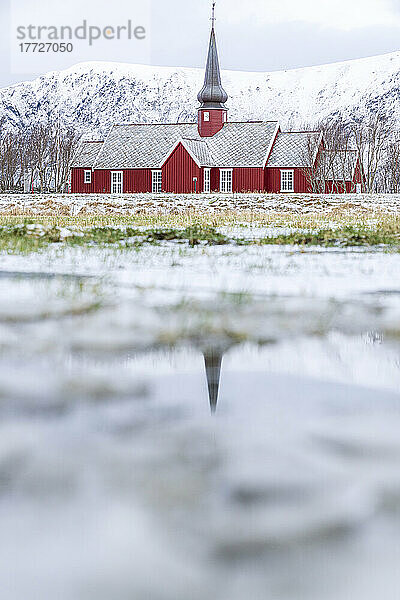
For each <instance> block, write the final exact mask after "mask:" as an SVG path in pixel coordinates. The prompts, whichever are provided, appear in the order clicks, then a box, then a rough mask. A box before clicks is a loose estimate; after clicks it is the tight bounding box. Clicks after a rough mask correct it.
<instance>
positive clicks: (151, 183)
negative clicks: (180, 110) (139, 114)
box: [71, 18, 361, 194]
mask: <svg viewBox="0 0 400 600" xmlns="http://www.w3.org/2000/svg"><path fill="white" fill-rule="evenodd" d="M212 23H213V25H212V29H211V37H210V44H209V50H208V59H207V65H206V74H205V81H204V86H203V88H202V89H201V91H200V92H199V94H198V100H199V102H200V107H199V109H198V122H197V123H173V124H143V125H140V124H132V125H114V127H112V129H111V131H110V132H109V134H108V136H107V137H106V139H105V140H104V141H96V142H83V143H82V146H81V149H80V152H79V153H78V156H77V158H76V160H75V162H74V164H73V166H72V169H71V192H73V193H108V194H110V193H111V194H122V193H138V192H151V193H153V194H154V193H161V192H173V193H183V194H185V193H196V192H202V193H211V192H222V193H232V192H261V191H262V192H285V193H288V192H297V193H302V192H309V191H312V185H311V177H310V173H312V171H313V169H314V168H315V162H316V161H318V160H319V157H320V156H321V152H323V140H322V137H321V136H319V135H316V134H315V132H306V131H303V132H288V133H284V132H282V131H281V129H280V126H279V122H278V121H251V122H247V121H246V122H230V121H229V120H228V110H227V108H226V106H225V103H226V102H227V100H228V95H227V93H226V92H225V90H224V89H223V87H222V83H221V74H220V68H219V61H218V52H217V44H216V38H215V29H214V18H213V20H212ZM310 140H312V142H311V143H313V144H314V145H315V152H314V151H312V152H310ZM345 171H346V174H345V176H342V175H341V176H340V180H341V185H339V186H337V185H336V182H335V179H336V178H335V176H334V174H332V176H331V177H329V176H328V178H327V181H328V183H327V184H326V189H325V191H326V192H335V191H336V192H339V191H356V188H357V184H361V174H360V169H359V161H358V158H357V155H356V154H355V153H350V154H349V156H348V157H346V165H345Z"/></svg>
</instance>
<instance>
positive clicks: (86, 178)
mask: <svg viewBox="0 0 400 600" xmlns="http://www.w3.org/2000/svg"><path fill="white" fill-rule="evenodd" d="M83 183H92V171H91V170H90V169H85V170H84V172H83Z"/></svg>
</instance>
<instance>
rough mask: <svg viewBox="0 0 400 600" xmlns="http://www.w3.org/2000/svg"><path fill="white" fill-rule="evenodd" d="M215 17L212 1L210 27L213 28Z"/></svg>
mask: <svg viewBox="0 0 400 600" xmlns="http://www.w3.org/2000/svg"><path fill="white" fill-rule="evenodd" d="M215 21H216V19H215V2H213V4H212V17H211V22H212V28H213V29H214V23H215Z"/></svg>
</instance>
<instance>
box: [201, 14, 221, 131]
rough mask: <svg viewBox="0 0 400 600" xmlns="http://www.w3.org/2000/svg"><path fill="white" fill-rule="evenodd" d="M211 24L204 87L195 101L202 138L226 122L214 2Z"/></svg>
mask: <svg viewBox="0 0 400 600" xmlns="http://www.w3.org/2000/svg"><path fill="white" fill-rule="evenodd" d="M211 23H212V25H211V35H210V43H209V47H208V57H207V64H206V74H205V77H204V85H203V87H202V89H201V90H200V92H199V93H198V95H197V99H198V101H199V102H200V104H201V106H200V108H199V122H198V125H199V133H200V135H201V136H202V137H211V136H213V135H215V134H216V133H217V132H218V131H220V130H221V129H222V127H223V126H224V123H226V120H227V109H226V107H225V102H226V101H227V100H228V94H227V93H226V91H225V90H224V88H223V87H222V83H221V72H220V68H219V60H218V50H217V40H216V38H215V2H213V5H212V17H211Z"/></svg>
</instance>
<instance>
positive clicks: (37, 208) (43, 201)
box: [0, 194, 400, 215]
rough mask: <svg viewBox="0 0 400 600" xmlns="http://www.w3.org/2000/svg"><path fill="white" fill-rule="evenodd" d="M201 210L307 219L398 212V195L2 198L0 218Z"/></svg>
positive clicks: (0, 200) (209, 212) (399, 206)
mask: <svg viewBox="0 0 400 600" xmlns="http://www.w3.org/2000/svg"><path fill="white" fill-rule="evenodd" d="M192 210H195V211H198V212H201V213H206V214H211V213H212V212H221V211H227V210H239V211H240V210H250V211H254V212H257V213H263V212H265V211H283V212H295V213H300V214H307V213H313V212H323V213H324V214H327V215H328V214H329V213H335V212H336V211H348V212H365V213H368V214H370V213H373V212H383V213H385V212H387V213H390V214H397V213H399V211H400V195H394V194H393V195H384V194H370V195H368V194H360V195H358V194H345V195H318V194H314V195H313V194H304V195H302V194H233V195H227V194H210V195H205V194H197V195H190V194H183V195H176V194H160V195H159V196H154V195H153V194H124V195H121V196H110V195H109V194H106V195H104V194H98V195H97V194H89V195H85V194H81V195H79V194H67V195H61V194H46V195H40V194H34V195H30V194H1V195H0V215H1V214H24V213H31V214H43V215H55V214H60V215H78V214H100V215H101V214H122V215H129V214H137V213H147V214H151V213H159V212H162V213H172V214H176V213H179V212H184V211H192Z"/></svg>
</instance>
